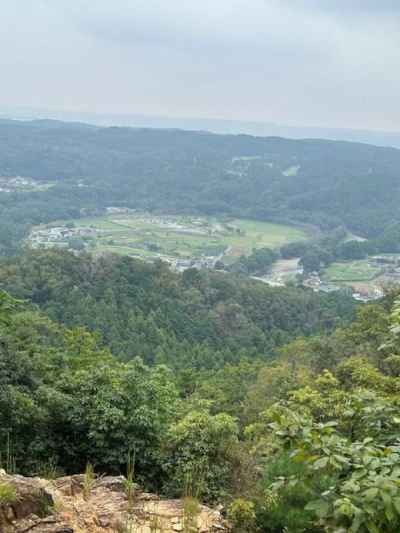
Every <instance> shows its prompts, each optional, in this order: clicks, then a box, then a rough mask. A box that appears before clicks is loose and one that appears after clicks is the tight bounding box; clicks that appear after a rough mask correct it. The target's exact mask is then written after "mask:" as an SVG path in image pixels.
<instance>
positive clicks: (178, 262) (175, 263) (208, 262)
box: [169, 257, 218, 272]
mask: <svg viewBox="0 0 400 533" xmlns="http://www.w3.org/2000/svg"><path fill="white" fill-rule="evenodd" d="M217 261H218V257H201V258H199V259H174V260H171V261H169V263H170V265H171V267H172V268H173V269H174V270H177V271H178V272H183V271H184V270H187V269H188V268H198V269H202V268H211V269H213V268H215V263H216V262H217Z"/></svg>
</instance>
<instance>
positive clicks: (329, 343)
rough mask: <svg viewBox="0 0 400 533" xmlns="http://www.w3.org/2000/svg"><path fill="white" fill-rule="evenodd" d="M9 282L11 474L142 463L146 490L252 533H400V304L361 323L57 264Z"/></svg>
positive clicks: (290, 301)
mask: <svg viewBox="0 0 400 533" xmlns="http://www.w3.org/2000/svg"><path fill="white" fill-rule="evenodd" d="M0 279H1V286H2V287H3V289H7V290H3V291H2V292H0V381H1V387H0V451H1V465H2V466H5V467H6V468H7V469H8V470H9V471H17V472H20V473H24V474H39V475H42V476H55V475H61V474H62V473H76V472H81V471H83V470H84V469H85V465H86V464H87V463H88V462H89V463H91V464H92V465H93V466H94V468H95V470H96V471H97V472H99V473H107V472H108V473H121V472H122V473H124V472H125V471H126V467H127V462H128V457H134V463H135V479H136V480H137V481H140V483H142V484H143V485H144V486H145V487H147V488H150V489H153V490H158V491H160V492H161V493H162V494H164V495H168V496H180V495H182V494H188V493H190V494H193V495H195V496H196V497H198V498H200V499H202V500H203V501H207V502H209V503H212V504H216V503H222V504H223V505H224V507H225V509H226V513H227V515H228V516H229V518H230V519H231V521H232V523H233V524H234V525H235V528H236V531H238V532H239V531H241V532H246V531H247V532H249V533H250V532H256V531H260V532H272V533H280V532H282V531H291V532H295V533H300V532H309V533H318V532H321V533H322V532H327V531H354V532H357V531H359V532H385V531H387V532H395V531H398V529H399V527H400V504H399V502H400V485H399V475H400V474H399V472H400V451H399V445H398V436H399V431H398V427H399V423H400V416H399V393H398V391H399V387H400V381H399V379H400V378H399V376H400V366H399V355H398V353H399V350H400V339H399V330H400V327H399V325H400V304H399V300H398V299H399V293H398V291H394V290H393V291H391V292H389V293H388V294H387V295H386V296H385V298H384V299H383V300H382V301H379V302H377V303H373V304H368V305H363V306H359V307H358V308H357V309H355V308H354V303H352V301H351V300H350V299H349V298H348V296H347V295H346V294H340V295H338V294H336V295H329V296H327V295H326V296H324V297H322V296H320V295H317V294H314V293H312V292H308V291H304V290H300V289H296V288H291V287H288V288H286V289H281V288H278V289H272V288H269V287H266V286H265V285H263V284H262V283H260V282H256V281H250V280H248V279H246V278H241V277H240V276H238V275H233V274H228V273H218V272H199V271H196V270H188V271H186V272H185V273H184V274H175V273H172V272H170V271H169V270H167V269H166V268H165V266H164V265H163V264H161V263H160V264H155V265H146V264H144V263H140V262H138V261H134V260H132V259H129V258H118V257H113V256H107V257H104V258H97V259H94V258H92V257H90V256H89V255H85V254H84V255H82V256H79V257H77V256H75V255H73V254H70V253H67V252H54V251H49V252H36V253H28V254H26V255H24V256H22V257H20V259H19V260H15V259H5V260H3V261H2V263H1V265H0ZM120 321H121V322H120ZM123 330H125V331H126V332H125V334H122V333H123ZM295 336H296V338H295ZM119 339H121V340H120V342H118V340H119ZM230 339H233V342H230ZM169 350H170V351H169ZM199 354H201V356H200V357H198V355H199Z"/></svg>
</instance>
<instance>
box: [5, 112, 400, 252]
mask: <svg viewBox="0 0 400 533" xmlns="http://www.w3.org/2000/svg"><path fill="white" fill-rule="evenodd" d="M399 163H400V151H398V150H396V149H392V148H383V147H374V146H369V145H364V144H357V143H348V142H336V141H323V140H288V139H282V138H277V137H269V138H262V137H251V136H246V135H213V134H209V133H205V132H187V131H178V130H150V129H149V130H145V129H132V128H115V127H113V128H99V127H95V126H88V125H84V124H73V123H70V124H66V123H62V122H57V121H33V122H21V121H7V120H1V121H0V176H17V175H19V176H27V177H31V178H34V179H36V180H39V181H43V180H45V181H50V182H52V184H53V186H52V187H51V188H49V189H48V190H45V191H40V192H23V193H21V192H14V193H11V194H1V195H0V212H1V215H0V217H1V226H0V227H1V229H0V245H1V247H2V248H3V250H4V251H5V250H7V251H10V248H11V249H12V248H13V247H14V246H15V242H16V240H18V239H20V238H21V237H22V236H23V235H24V233H25V232H26V231H27V228H28V227H29V226H30V225H32V224H37V223H39V222H49V221H51V220H57V219H61V218H62V219H65V218H73V217H77V216H80V214H82V213H83V212H84V213H88V212H90V213H96V212H99V211H101V210H102V209H104V207H106V206H109V205H115V206H127V207H131V208H139V209H146V210H151V211H163V212H190V213H202V214H208V215H210V214H218V215H222V214H227V215H233V216H239V217H251V218H257V219H260V220H272V221H278V222H285V223H288V222H294V223H306V224H312V225H315V226H318V227H320V228H323V229H333V228H335V227H337V226H345V227H347V228H348V229H350V230H351V231H354V232H355V233H358V234H360V235H363V236H367V237H378V236H380V235H382V233H383V232H384V230H385V229H386V228H387V227H388V226H390V225H391V224H393V223H394V222H396V221H398V220H399V219H400V213H399V205H400V202H399V188H398V168H399Z"/></svg>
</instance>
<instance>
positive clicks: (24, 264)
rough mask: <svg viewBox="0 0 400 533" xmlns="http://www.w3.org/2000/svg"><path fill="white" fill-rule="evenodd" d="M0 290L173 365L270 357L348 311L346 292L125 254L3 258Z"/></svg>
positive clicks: (127, 354) (121, 347)
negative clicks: (174, 267) (179, 268)
mask: <svg viewBox="0 0 400 533" xmlns="http://www.w3.org/2000/svg"><path fill="white" fill-rule="evenodd" d="M0 288H2V289H6V290H7V291H9V292H10V293H11V294H12V295H13V296H15V297H17V298H19V299H23V300H26V301H30V302H32V303H34V304H37V305H39V306H40V307H41V309H42V310H43V311H45V312H46V314H47V315H48V316H50V318H52V319H53V320H56V321H58V322H60V323H64V324H66V325H68V326H70V327H71V326H73V327H77V326H86V327H87V328H89V329H90V330H92V331H94V332H97V333H99V334H101V336H102V344H103V345H105V346H107V347H109V348H110V349H111V351H112V352H113V353H114V354H115V355H118V356H119V357H122V358H125V359H131V358H133V357H135V356H140V357H142V358H143V359H144V360H145V362H146V363H154V362H164V363H167V364H168V365H169V366H172V367H175V368H179V367H180V368H182V367H187V368H200V367H202V368H217V367H220V366H221V365H223V364H225V363H226V362H233V361H238V360H239V359H240V357H242V356H245V357H249V358H254V357H255V358H259V359H264V360H265V359H268V358H270V357H271V356H272V354H273V351H274V349H275V348H276V347H277V346H279V345H282V344H284V343H285V342H288V341H289V340H291V339H293V338H295V337H296V336H297V335H310V334H315V333H319V332H322V331H327V330H329V329H332V328H333V327H334V326H337V325H339V324H342V323H344V322H346V321H347V320H349V319H351V318H352V317H353V315H354V311H355V308H356V304H355V302H354V300H353V299H352V298H351V296H350V295H348V294H343V293H332V294H329V295H323V294H321V295H319V294H315V293H314V292H312V291H305V290H303V289H299V288H294V287H286V288H272V287H269V286H268V285H266V284H264V283H262V282H259V281H253V280H249V279H248V278H241V277H239V276H236V275H232V274H224V273H221V272H212V271H198V270H196V269H189V270H186V271H185V272H184V273H183V274H177V273H174V272H171V271H170V270H169V268H168V266H167V265H166V264H165V263H161V262H160V263H157V264H154V265H150V264H147V263H144V262H142V261H140V260H134V259H131V258H128V257H119V256H113V255H109V256H105V257H101V258H97V259H96V258H93V257H92V256H90V255H88V254H82V255H80V256H79V257H76V256H74V255H73V254H72V253H69V252H65V251H55V250H50V251H42V252H29V253H26V254H24V255H22V256H20V257H18V258H16V259H8V260H3V261H2V262H1V263H0Z"/></svg>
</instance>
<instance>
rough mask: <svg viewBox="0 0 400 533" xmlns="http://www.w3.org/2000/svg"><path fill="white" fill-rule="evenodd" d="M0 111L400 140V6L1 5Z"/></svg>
mask: <svg viewBox="0 0 400 533" xmlns="http://www.w3.org/2000/svg"><path fill="white" fill-rule="evenodd" d="M0 16H1V26H2V28H1V32H0V72H1V77H0V107H2V108H7V107H10V108H12V107H36V108H44V109H54V110H64V111H79V112H98V113H119V114H145V115H146V114H148V115H161V116H169V117H200V118H222V119H231V120H253V121H265V122H277V123H281V124H290V125H305V126H308V125H315V126H324V127H340V128H347V127H348V128H367V129H382V130H397V131H398V130H400V105H399V104H398V98H399V94H400V53H399V51H400V31H399V30H400V2H399V0H376V1H373V0H1V2H0Z"/></svg>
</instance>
